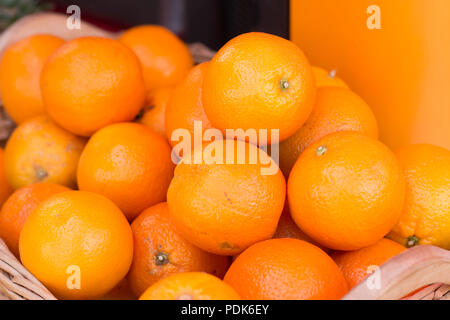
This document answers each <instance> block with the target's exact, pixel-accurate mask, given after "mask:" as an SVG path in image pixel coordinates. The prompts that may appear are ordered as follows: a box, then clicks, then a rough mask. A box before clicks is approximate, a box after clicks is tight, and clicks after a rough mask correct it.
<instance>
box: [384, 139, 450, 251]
mask: <svg viewBox="0 0 450 320" xmlns="http://www.w3.org/2000/svg"><path fill="white" fill-rule="evenodd" d="M396 156H397V159H398V160H399V162H400V165H401V166H402V169H403V173H404V175H405V179H406V200H405V206H404V207H403V212H402V214H401V217H400V220H399V221H398V223H397V224H396V225H395V227H394V228H393V229H392V232H391V233H390V234H389V238H391V239H392V240H395V241H397V242H399V243H401V244H402V245H405V246H408V247H412V246H414V245H417V244H432V245H435V246H439V247H442V248H444V249H447V250H450V151H449V150H447V149H444V148H441V147H437V146H433V145H430V144H416V145H409V146H405V147H403V148H401V149H399V150H397V152H396Z"/></svg>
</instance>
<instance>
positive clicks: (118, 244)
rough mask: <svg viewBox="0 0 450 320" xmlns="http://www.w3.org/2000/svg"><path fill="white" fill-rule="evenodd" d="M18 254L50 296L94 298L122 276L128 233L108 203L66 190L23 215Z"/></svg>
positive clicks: (127, 264)
mask: <svg viewBox="0 0 450 320" xmlns="http://www.w3.org/2000/svg"><path fill="white" fill-rule="evenodd" d="M19 251H20V258H21V260H22V263H23V265H24V266H25V267H26V268H27V269H28V270H30V272H31V273H32V274H33V275H34V276H35V277H36V278H37V279H38V280H40V281H41V282H42V283H43V284H44V285H45V286H46V287H47V288H48V289H49V290H50V291H51V292H52V293H53V294H55V295H56V297H58V298H61V299H94V298H99V297H101V296H102V295H104V294H106V293H107V292H108V291H110V290H111V289H112V288H114V287H115V286H116V285H117V284H118V283H119V282H120V281H121V280H122V279H123V278H124V277H125V275H126V274H127V272H128V269H129V268H130V265H131V261H132V258H133V234H132V232H131V227H130V225H129V224H128V221H127V219H126V218H125V216H124V215H123V213H122V212H121V211H120V210H119V208H118V207H117V206H116V205H115V204H114V203H113V202H112V201H111V200H109V199H107V198H105V197H103V196H101V195H98V194H96V193H92V192H86V191H66V192H61V193H58V194H55V195H53V196H50V197H49V198H47V199H46V200H45V201H43V202H42V203H41V204H39V205H38V207H37V208H36V209H35V210H33V212H32V213H31V214H30V215H29V216H28V219H27V221H26V222H25V225H24V226H23V229H22V232H21V234H20V239H19Z"/></svg>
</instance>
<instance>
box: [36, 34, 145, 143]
mask: <svg viewBox="0 0 450 320" xmlns="http://www.w3.org/2000/svg"><path fill="white" fill-rule="evenodd" d="M41 90H42V97H43V99H44V104H45V108H46V111H47V113H48V114H49V115H50V117H51V118H52V119H53V120H54V121H55V122H56V123H58V124H59V125H60V126H61V127H63V128H65V129H66V130H69V131H71V132H73V133H75V134H77V135H81V136H90V135H91V134H93V133H94V132H95V131H97V130H98V129H100V128H102V127H104V126H106V125H108V124H111V123H116V122H122V121H129V120H132V119H133V118H134V117H135V116H136V115H137V114H138V112H139V110H140V109H141V108H142V107H143V106H144V102H145V98H146V93H145V92H146V91H145V86H144V80H143V78H142V71H141V68H140V65H139V61H138V59H137V57H136V56H135V55H134V54H133V52H132V51H131V50H130V49H128V48H127V47H126V46H124V45H123V44H121V43H120V42H119V41H117V40H112V39H106V38H99V37H83V38H78V39H75V40H72V41H69V42H67V43H66V44H64V45H63V46H61V47H60V48H59V49H57V50H56V52H55V53H54V54H53V55H52V56H51V58H50V59H49V61H48V62H47V64H46V65H45V66H44V69H43V70H42V75H41Z"/></svg>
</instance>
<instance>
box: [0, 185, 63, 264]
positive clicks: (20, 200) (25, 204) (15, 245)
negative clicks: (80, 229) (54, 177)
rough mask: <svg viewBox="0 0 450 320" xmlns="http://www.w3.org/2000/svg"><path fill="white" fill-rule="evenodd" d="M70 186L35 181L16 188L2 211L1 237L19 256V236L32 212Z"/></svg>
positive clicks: (0, 217) (0, 212)
mask: <svg viewBox="0 0 450 320" xmlns="http://www.w3.org/2000/svg"><path fill="white" fill-rule="evenodd" d="M69 190H70V189H69V188H66V187H64V186H61V185H59V184H53V183H35V184H31V185H29V186H25V187H23V188H20V189H18V190H16V191H15V192H14V193H13V194H12V195H11V196H10V197H9V198H8V200H7V201H6V202H5V204H4V205H3V207H2V210H1V211H0V238H2V239H3V240H4V241H5V243H6V245H7V246H8V248H9V250H10V251H11V252H12V253H14V254H15V255H16V257H18V256H19V237H20V232H21V231H22V228H23V225H24V224H25V221H26V220H27V218H28V216H29V215H30V213H31V212H32V211H33V210H34V209H35V208H36V207H37V206H38V205H39V204H40V203H41V202H42V201H44V200H45V199H47V198H48V197H50V196H51V195H54V194H56V193H60V192H63V191H69Z"/></svg>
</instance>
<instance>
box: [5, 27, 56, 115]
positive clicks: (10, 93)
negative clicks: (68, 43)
mask: <svg viewBox="0 0 450 320" xmlns="http://www.w3.org/2000/svg"><path fill="white" fill-rule="evenodd" d="M63 43H64V40H62V39H60V38H58V37H55V36H52V35H47V34H45V35H44V34H40V35H34V36H31V37H28V38H25V39H23V40H20V41H18V42H16V43H14V44H13V45H11V46H9V47H8V48H7V49H6V50H5V52H4V54H3V57H2V59H1V62H0V94H1V96H2V101H3V106H4V107H5V109H6V111H7V112H8V114H9V115H10V116H11V118H12V119H13V120H14V121H15V122H16V123H22V122H24V121H25V120H27V119H29V118H32V117H35V116H38V115H42V114H44V113H45V110H44V103H43V102H42V95H41V88H40V86H39V79H40V77H41V70H42V67H43V66H44V64H45V62H47V60H48V58H49V57H50V55H51V54H52V53H53V52H54V51H55V50H56V49H57V48H58V47H60V46H61V45H62V44H63Z"/></svg>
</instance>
